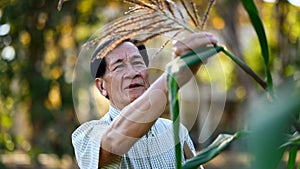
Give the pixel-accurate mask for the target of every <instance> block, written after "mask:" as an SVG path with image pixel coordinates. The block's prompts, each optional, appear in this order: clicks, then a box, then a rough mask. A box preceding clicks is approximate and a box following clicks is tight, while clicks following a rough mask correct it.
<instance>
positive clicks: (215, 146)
mask: <svg viewBox="0 0 300 169" xmlns="http://www.w3.org/2000/svg"><path fill="white" fill-rule="evenodd" d="M245 134H246V133H245V132H243V131H240V132H237V133H235V134H233V135H230V134H220V135H219V136H218V137H217V138H216V140H215V141H214V142H213V143H212V144H210V145H209V146H208V147H207V148H205V149H203V150H202V151H201V152H200V153H199V154H198V155H197V156H195V157H193V158H192V159H190V160H188V161H187V162H186V163H185V164H184V165H183V166H182V168H183V169H192V168H198V167H199V166H200V165H201V164H204V163H206V162H208V161H210V160H212V159H213V158H214V157H216V156H217V155H219V154H220V153H221V152H222V151H223V150H225V149H226V147H228V145H229V144H230V143H232V141H233V140H235V139H236V138H239V137H241V136H244V135H245Z"/></svg>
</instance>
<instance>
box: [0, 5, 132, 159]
mask: <svg viewBox="0 0 300 169" xmlns="http://www.w3.org/2000/svg"><path fill="white" fill-rule="evenodd" d="M57 3H58V1H51V0H28V1H11V0H4V1H1V3H0V49H1V51H2V53H1V56H2V57H1V58H0V59H1V60H0V73H1V74H0V83H1V85H0V94H1V95H0V121H1V122H0V130H1V134H0V153H1V154H2V153H5V152H7V151H14V150H23V151H25V152H29V153H30V154H31V157H32V158H33V159H34V161H35V162H37V163H36V164H37V165H38V161H37V155H38V154H39V153H55V154H57V155H58V156H60V157H61V156H62V155H64V154H69V155H71V156H74V152H73V148H72V145H71V138H70V136H71V133H72V131H73V130H74V129H75V128H76V127H77V126H78V125H79V124H78V121H77V119H76V113H75V112H74V108H73V102H72V101H73V99H72V85H71V82H72V78H73V77H72V76H73V68H74V66H75V64H76V60H77V55H78V53H79V52H78V49H80V45H81V44H82V43H83V42H84V41H86V40H87V39H88V38H89V37H90V35H91V34H93V33H94V32H95V31H96V30H97V29H98V28H99V26H100V25H101V24H103V23H105V22H109V21H110V20H112V19H115V18H116V17H118V16H120V15H121V13H120V12H119V11H124V10H120V8H122V7H121V5H120V3H119V1H110V2H108V1H97V0H85V1H78V0H73V1H70V2H66V3H64V6H63V10H62V11H61V12H59V11H58V10H57ZM124 7H126V6H124ZM99 24H100V25H99ZM12 52H14V53H12ZM87 59H89V58H87Z"/></svg>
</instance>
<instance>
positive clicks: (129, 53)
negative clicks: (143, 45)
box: [105, 42, 143, 64]
mask: <svg viewBox="0 0 300 169" xmlns="http://www.w3.org/2000/svg"><path fill="white" fill-rule="evenodd" d="M138 58H140V59H143V58H142V56H141V54H140V52H139V50H138V48H137V47H136V46H135V45H134V44H133V43H131V42H123V43H121V44H120V45H119V46H118V47H116V48H115V49H114V50H112V51H111V52H110V53H109V54H108V55H107V56H106V57H105V61H106V62H107V64H112V63H114V62H117V61H118V60H128V59H138Z"/></svg>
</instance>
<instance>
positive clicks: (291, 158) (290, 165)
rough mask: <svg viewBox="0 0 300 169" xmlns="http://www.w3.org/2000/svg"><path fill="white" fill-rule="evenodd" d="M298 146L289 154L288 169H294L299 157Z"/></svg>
mask: <svg viewBox="0 0 300 169" xmlns="http://www.w3.org/2000/svg"><path fill="white" fill-rule="evenodd" d="M297 150H298V146H294V147H292V149H291V150H290V153H289V161H288V169H294V168H295V163H296V157H297Z"/></svg>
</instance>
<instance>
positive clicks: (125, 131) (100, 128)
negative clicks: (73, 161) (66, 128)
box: [72, 32, 217, 168]
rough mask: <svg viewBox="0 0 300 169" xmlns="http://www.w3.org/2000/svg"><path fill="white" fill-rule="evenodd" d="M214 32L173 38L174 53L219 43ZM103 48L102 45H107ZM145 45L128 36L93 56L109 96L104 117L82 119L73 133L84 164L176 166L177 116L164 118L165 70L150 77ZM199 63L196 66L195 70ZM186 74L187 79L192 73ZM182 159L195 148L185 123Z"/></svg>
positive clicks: (96, 72) (100, 84) (183, 80)
mask: <svg viewBox="0 0 300 169" xmlns="http://www.w3.org/2000/svg"><path fill="white" fill-rule="evenodd" d="M216 43H217V40H216V39H215V38H214V36H212V35H211V34H209V33H204V32H202V33H194V34H190V35H188V36H186V37H185V38H184V39H182V40H180V41H175V42H174V43H173V52H174V55H175V56H180V55H182V54H184V53H186V52H189V51H191V50H192V49H196V48H199V47H202V46H207V45H211V44H216ZM102 48H103V45H102ZM141 49H143V48H142V47H141V46H136V45H135V44H134V42H132V41H129V40H128V41H124V42H123V43H121V44H120V45H119V46H117V47H116V48H115V49H114V50H112V51H111V52H110V53H109V54H107V55H106V56H105V57H104V59H102V60H99V59H96V58H95V57H96V56H97V53H98V52H99V51H100V52H101V47H99V48H98V49H96V52H95V53H94V55H93V56H92V61H91V67H92V74H93V76H94V78H95V83H96V86H97V88H98V89H99V92H100V93H101V94H102V95H103V96H105V97H107V98H108V99H109V100H110V109H109V112H108V113H107V114H106V115H105V116H104V117H102V118H101V119H100V120H93V121H90V122H87V123H84V124H83V125H81V126H80V127H79V128H78V129H76V131H75V132H74V133H73V134H72V142H73V146H74V149H75V154H76V158H77V161H78V164H79V166H80V168H175V167H176V159H175V151H174V145H175V143H174V140H173V130H172V121H170V120H167V119H163V118H159V117H160V115H161V114H162V113H163V111H164V110H165V106H166V104H167V90H166V73H163V74H162V75H161V76H160V77H159V78H158V79H157V80H156V81H155V82H153V84H151V85H150V84H149V82H148V80H147V64H148V60H147V59H148V58H147V54H146V52H145V51H142V52H141ZM199 66H200V64H199V65H195V66H193V67H192V68H191V70H192V72H193V73H195V72H196V71H197V70H198V68H199ZM184 72H185V71H183V72H181V73H182V74H181V75H180V76H179V77H178V79H177V81H178V84H179V86H182V85H184V84H185V83H186V82H187V81H189V79H190V78H191V76H188V75H185V74H183V73H184ZM180 143H181V145H182V152H183V154H182V157H183V158H182V160H183V161H182V162H184V161H185V160H186V159H188V158H190V157H192V156H193V155H194V154H195V148H194V146H193V143H192V141H191V139H190V137H189V135H188V131H187V129H186V128H185V127H184V126H183V125H181V126H180Z"/></svg>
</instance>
